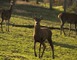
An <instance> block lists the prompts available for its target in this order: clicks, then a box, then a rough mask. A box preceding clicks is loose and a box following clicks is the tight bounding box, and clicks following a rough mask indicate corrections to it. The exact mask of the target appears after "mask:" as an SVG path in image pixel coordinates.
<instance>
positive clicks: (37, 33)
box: [34, 17, 54, 58]
mask: <svg viewBox="0 0 77 60" xmlns="http://www.w3.org/2000/svg"><path fill="white" fill-rule="evenodd" d="M34 21H35V25H34V53H35V56H37V54H36V50H35V49H36V42H39V43H40V48H39V58H41V57H42V56H43V54H44V51H45V48H46V46H45V43H44V41H45V40H48V42H49V44H50V46H51V48H52V54H53V58H54V47H53V43H52V39H51V37H52V32H51V31H50V30H49V29H48V28H46V27H42V28H41V27H40V21H41V18H36V17H35V18H34ZM41 45H43V52H42V55H41V56H40V51H41Z"/></svg>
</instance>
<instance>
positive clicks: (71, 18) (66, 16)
mask: <svg viewBox="0 0 77 60" xmlns="http://www.w3.org/2000/svg"><path fill="white" fill-rule="evenodd" d="M58 18H59V19H60V21H61V31H60V34H62V31H63V33H64V35H66V34H65V32H64V29H63V26H64V24H65V23H66V22H67V23H70V27H69V35H70V30H71V24H75V31H76V35H77V14H74V13H64V12H63V13H60V14H59V15H58Z"/></svg>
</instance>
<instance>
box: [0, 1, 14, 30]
mask: <svg viewBox="0 0 77 60" xmlns="http://www.w3.org/2000/svg"><path fill="white" fill-rule="evenodd" d="M11 3H12V4H11V6H10V9H9V10H4V9H3V10H2V13H1V19H2V21H1V31H3V27H2V24H3V21H4V20H5V21H7V22H6V23H7V24H6V25H8V31H9V21H10V18H11V14H12V8H13V2H11Z"/></svg>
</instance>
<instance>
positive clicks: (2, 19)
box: [1, 19, 4, 31]
mask: <svg viewBox="0 0 77 60" xmlns="http://www.w3.org/2000/svg"><path fill="white" fill-rule="evenodd" d="M3 21H4V20H3V19H2V21H1V31H3V26H2V24H3Z"/></svg>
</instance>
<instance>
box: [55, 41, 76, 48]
mask: <svg viewBox="0 0 77 60" xmlns="http://www.w3.org/2000/svg"><path fill="white" fill-rule="evenodd" d="M53 44H54V45H57V46H61V47H64V48H70V49H75V48H77V46H73V45H69V44H63V43H57V42H53Z"/></svg>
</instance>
